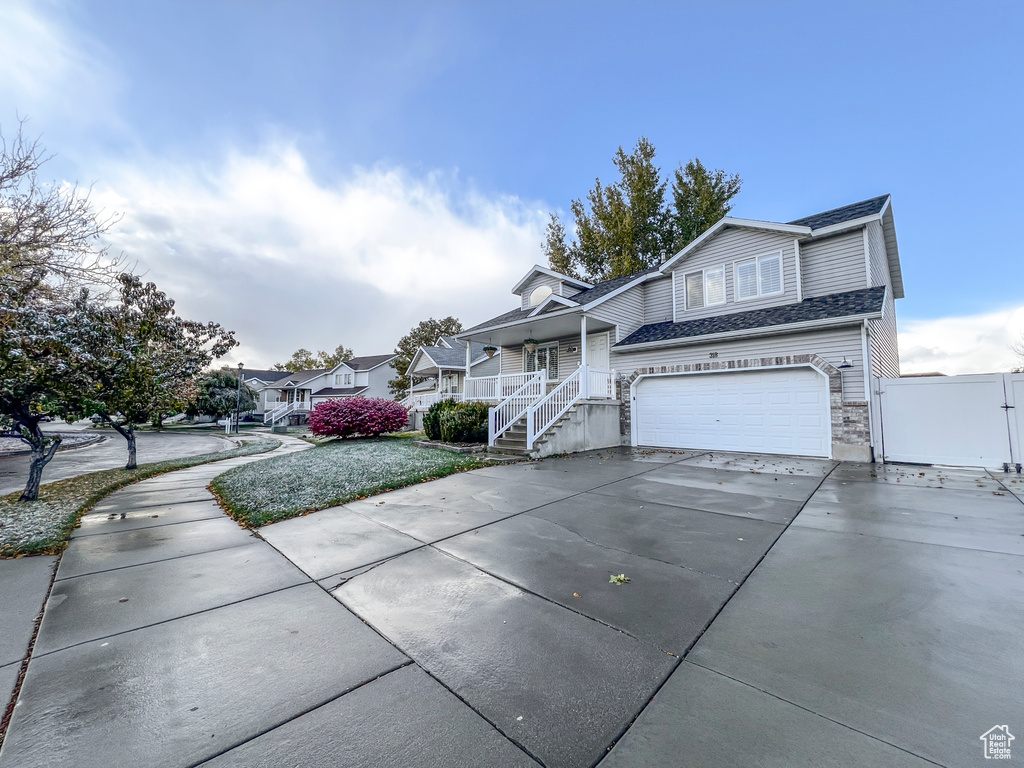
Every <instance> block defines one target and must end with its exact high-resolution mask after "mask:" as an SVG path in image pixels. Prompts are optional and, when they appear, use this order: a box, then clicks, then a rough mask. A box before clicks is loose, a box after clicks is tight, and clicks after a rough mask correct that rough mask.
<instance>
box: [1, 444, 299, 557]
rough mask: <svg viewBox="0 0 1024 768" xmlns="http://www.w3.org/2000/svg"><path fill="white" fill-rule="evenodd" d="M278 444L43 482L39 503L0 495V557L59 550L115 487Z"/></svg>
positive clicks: (256, 445)
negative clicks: (85, 516)
mask: <svg viewBox="0 0 1024 768" xmlns="http://www.w3.org/2000/svg"><path fill="white" fill-rule="evenodd" d="M278 445H280V442H279V441H277V440H272V439H262V438H258V439H255V440H247V441H246V442H245V443H244V444H242V445H241V446H239V447H237V448H232V449H230V450H227V451H219V452H217V453H200V454H197V455H195V456H187V457H185V458H181V459H172V460H170V461H159V462H154V463H152V464H142V465H140V466H139V467H138V468H136V469H105V470H102V471H100V472H90V473H89V474H86V475H79V476H78V477H71V478H68V479H67V480H58V481H56V482H53V483H46V484H45V485H43V486H42V487H41V488H40V489H39V499H38V500H37V501H18V496H20V495H21V493H20V491H19V492H16V493H12V494H10V495H9V496H4V497H0V557H17V556H21V555H44V554H55V553H57V552H60V551H61V550H62V549H63V548H64V546H65V545H66V544H67V541H68V538H69V537H70V536H71V531H73V530H74V528H75V526H76V525H77V524H78V518H79V517H80V516H81V515H82V514H84V513H85V512H86V511H88V510H89V508H91V507H92V506H93V505H95V504H96V503H97V502H99V501H100V500H101V499H102V498H103V497H105V496H107V495H108V494H110V493H113V492H114V491H116V490H117V489H118V488H123V487H124V486H126V485H131V484H132V483H137V482H139V481H140V480H145V479H147V478H150V477H154V476H156V475H162V474H164V473H166V472H173V471H174V470H176V469H186V468H188V467H194V466H197V465H199V464H209V463H210V462H212V461H220V460H221V459H230V458H233V457H235V456H249V455H252V454H257V453H265V452H266V451H270V450H273V449H274V448H276V447H277V446H278Z"/></svg>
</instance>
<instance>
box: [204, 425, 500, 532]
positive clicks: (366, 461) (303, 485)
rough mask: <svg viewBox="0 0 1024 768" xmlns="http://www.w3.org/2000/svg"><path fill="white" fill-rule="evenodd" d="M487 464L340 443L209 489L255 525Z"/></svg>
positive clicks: (404, 444) (261, 465)
mask: <svg viewBox="0 0 1024 768" xmlns="http://www.w3.org/2000/svg"><path fill="white" fill-rule="evenodd" d="M483 465H484V462H482V461H481V460H480V459H477V458H474V457H472V456H467V455H463V454H458V453H449V452H448V451H432V450H429V449H426V448H420V447H418V446H416V445H412V444H411V441H410V440H403V439H390V438H382V439H376V440H336V441H332V442H329V443H323V444H321V445H318V446H317V447H316V448H312V449H310V450H308V451H302V452H299V453H292V454H289V455H286V456H280V457H277V458H274V459H270V460H268V461H260V462H257V463H255V464H249V465H246V466H244V467H238V468H236V469H232V470H230V471H229V472H225V473H224V474H223V475H220V476H219V477H217V478H216V479H214V481H213V483H211V488H213V490H214V493H216V494H217V496H218V497H219V499H220V501H221V504H222V506H223V507H224V508H225V510H227V512H228V514H230V515H231V516H232V517H234V518H235V519H236V520H238V521H239V522H241V523H243V524H245V525H248V526H253V527H256V526H260V525H266V524H267V523H273V522H277V521H278V520H285V519H287V518H289V517H295V516H297V515H301V514H303V513H306V512H313V511H316V510H318V509H326V508H327V507H335V506H337V505H339V504H344V503H345V502H347V501H352V500H354V499H361V498H365V497H367V496H372V495H374V494H377V493H382V492H383V491H390V490H393V489H395V488H402V487H403V486H406V485H413V484H414V483H421V482H424V481H426V480H434V479H436V478H439V477H445V476H446V475H451V474H454V473H456V472H463V471H465V470H468V469H475V468H477V467H480V466H483Z"/></svg>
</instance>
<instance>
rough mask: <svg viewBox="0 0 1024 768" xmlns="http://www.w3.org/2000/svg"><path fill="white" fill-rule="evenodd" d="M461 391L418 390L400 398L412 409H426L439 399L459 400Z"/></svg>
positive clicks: (403, 403)
mask: <svg viewBox="0 0 1024 768" xmlns="http://www.w3.org/2000/svg"><path fill="white" fill-rule="evenodd" d="M461 399H462V393H461V392H420V393H417V394H415V395H409V396H408V397H406V398H405V399H404V400H402V405H404V406H405V407H406V408H412V409H413V410H414V411H421V410H426V409H427V408H429V407H430V406H432V405H433V404H434V403H437V402H440V401H441V400H461Z"/></svg>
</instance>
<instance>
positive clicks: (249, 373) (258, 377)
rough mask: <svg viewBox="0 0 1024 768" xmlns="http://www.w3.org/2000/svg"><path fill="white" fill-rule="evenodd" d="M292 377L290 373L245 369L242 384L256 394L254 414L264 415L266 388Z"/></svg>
mask: <svg viewBox="0 0 1024 768" xmlns="http://www.w3.org/2000/svg"><path fill="white" fill-rule="evenodd" d="M290 375H291V374H290V373H289V372H288V371H271V370H267V371H261V370H257V369H253V370H246V369H245V368H243V369H242V382H243V383H245V384H246V385H247V386H248V387H249V389H251V390H252V391H253V392H255V393H256V397H255V399H256V408H255V409H254V410H253V411H252V413H254V414H255V415H257V416H262V415H263V413H264V404H265V402H266V400H265V396H264V394H263V392H264V390H266V388H267V387H268V386H269V385H270V384H272V383H274V382H275V381H277V380H279V379H281V378H283V377H285V376H290Z"/></svg>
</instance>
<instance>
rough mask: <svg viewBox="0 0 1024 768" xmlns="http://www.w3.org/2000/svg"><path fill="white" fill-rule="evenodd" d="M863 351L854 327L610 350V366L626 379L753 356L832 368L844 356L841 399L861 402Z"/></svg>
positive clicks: (856, 329)
mask: <svg viewBox="0 0 1024 768" xmlns="http://www.w3.org/2000/svg"><path fill="white" fill-rule="evenodd" d="M862 350H863V347H862V344H861V335H860V326H853V327H850V328H838V329H833V330H828V331H815V332H809V333H800V334H791V335H786V336H766V337H763V338H759V339H738V340H736V341H725V342H718V343H714V344H700V345H695V346H692V347H661V348H658V349H647V350H636V351H628V352H623V351H621V349H615V348H613V349H612V356H611V363H612V368H614V369H615V370H616V371H617V372H618V373H620V374H622V375H623V376H627V377H628V376H629V375H630V374H632V373H633V371H635V370H636V369H637V368H647V367H651V366H659V365H683V364H686V363H699V362H705V361H707V360H711V359H717V360H718V361H719V362H724V361H726V360H741V359H747V358H754V357H757V358H764V357H775V356H778V355H807V354H815V355H819V356H820V357H822V358H824V359H825V360H826V361H828V362H830V363H832V365H836V366H838V365H839V363H841V362H842V361H843V357H844V356H845V357H846V359H847V360H848V361H849V362H851V363H853V368H849V369H846V370H844V371H843V399H844V400H853V401H863V400H865V399H866V398H865V392H864V362H863V354H862ZM713 352H717V353H718V354H717V358H712V357H711V353H713Z"/></svg>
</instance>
